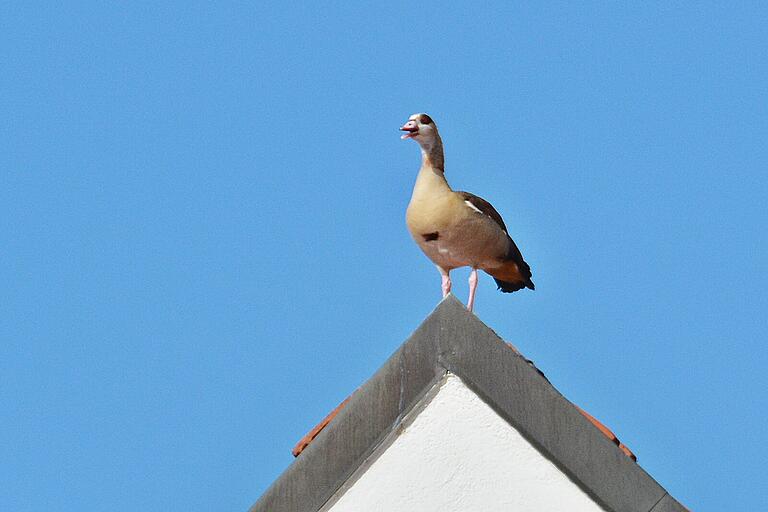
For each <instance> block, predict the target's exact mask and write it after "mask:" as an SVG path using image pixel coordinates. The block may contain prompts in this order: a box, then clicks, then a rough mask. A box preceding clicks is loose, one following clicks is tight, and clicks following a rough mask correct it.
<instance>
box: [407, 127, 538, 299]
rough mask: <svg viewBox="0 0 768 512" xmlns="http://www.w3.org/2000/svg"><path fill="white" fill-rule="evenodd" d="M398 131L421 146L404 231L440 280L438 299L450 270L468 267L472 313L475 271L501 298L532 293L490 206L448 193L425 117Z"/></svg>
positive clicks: (447, 287)
mask: <svg viewBox="0 0 768 512" xmlns="http://www.w3.org/2000/svg"><path fill="white" fill-rule="evenodd" d="M400 130H402V131H404V132H407V133H405V134H404V135H403V136H402V138H403V139H413V140H415V141H416V142H418V143H419V146H421V168H420V169H419V175H418V177H417V178H416V185H414V187H413V195H412V196H411V202H410V203H409V204H408V211H407V212H406V223H407V224H408V231H410V232H411V236H412V237H413V239H414V240H415V241H416V243H417V244H418V246H419V247H421V250H422V251H424V254H426V255H427V257H428V258H429V259H430V260H432V262H434V264H435V265H437V269H438V270H439V271H440V275H441V276H442V278H443V297H445V296H446V295H448V294H449V293H450V291H451V276H450V272H451V270H453V269H455V268H459V267H467V266H468V267H471V268H472V271H471V272H470V274H469V300H468V301H467V309H469V310H470V311H472V308H473V306H474V303H475V290H476V289H477V269H480V270H483V271H485V272H487V273H488V274H490V275H491V276H492V277H493V279H494V280H495V281H496V284H497V285H498V287H499V290H501V291H502V292H504V293H510V292H514V291H517V290H520V289H522V288H530V289H531V290H533V289H534V286H533V281H531V267H529V266H528V264H527V263H526V262H525V260H523V255H522V254H521V253H520V249H518V248H517V246H516V245H515V242H514V241H512V239H511V238H510V237H509V234H508V233H507V227H506V226H505V225H504V221H503V220H502V218H501V215H499V212H497V211H496V210H495V209H494V207H493V206H491V203H489V202H488V201H486V200H485V199H483V198H481V197H478V196H476V195H474V194H470V193H469V192H457V191H454V190H453V189H451V187H450V186H449V185H448V182H447V181H446V180H445V168H444V157H443V142H442V140H440V135H439V134H438V133H437V126H435V123H434V121H432V119H431V118H430V117H429V116H428V115H427V114H413V115H412V116H411V117H409V118H408V122H407V123H405V124H404V125H403V126H402V127H401V128H400Z"/></svg>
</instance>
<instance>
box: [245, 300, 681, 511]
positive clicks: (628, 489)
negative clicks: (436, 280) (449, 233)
mask: <svg viewBox="0 0 768 512" xmlns="http://www.w3.org/2000/svg"><path fill="white" fill-rule="evenodd" d="M448 371H449V372H451V373H454V374H456V375H458V376H459V377H460V378H461V379H462V381H464V382H465V383H466V384H467V386H469V387H470V388H471V389H472V390H474V391H475V392H476V393H477V394H478V395H479V396H480V397H481V398H482V399H483V400H485V401H486V402H487V403H488V404H489V405H490V406H491V407H492V408H493V409H494V410H495V411H496V412H497V413H499V415H501V417H502V418H504V419H505V420H506V421H507V422H509V424H510V425H512V426H513V427H515V428H516V429H517V430H518V431H519V432H520V433H521V434H522V435H523V436H525V437H526V439H528V440H529V441H530V442H531V443H532V444H533V445H534V446H535V447H537V448H538V449H539V450H540V451H541V452H542V453H543V454H544V455H545V456H546V457H548V458H549V459H550V460H551V461H552V462H553V463H555V464H556V465H557V466H558V467H559V468H560V469H561V470H562V471H563V472H564V473H566V474H567V475H568V476H569V477H570V478H571V479H572V480H573V481H574V482H576V484H577V485H579V486H580V487H581V488H582V489H583V490H584V491H585V492H586V493H587V494H589V495H590V496H591V497H592V498H593V499H594V500H595V501H596V502H597V503H599V504H600V505H601V506H602V507H604V508H605V509H606V510H610V511H614V512H676V511H685V510H686V508H685V507H683V506H682V505H680V503H678V502H677V501H676V500H675V499H674V498H672V496H670V495H669V494H668V493H667V492H666V491H665V490H664V489H663V488H662V487H661V486H660V485H659V484H658V483H656V481H655V480H654V479H653V478H651V476H650V475H648V473H646V472H645V471H644V470H643V469H642V468H641V467H640V466H638V465H637V463H635V462H633V461H632V460H631V459H630V458H629V457H627V456H626V455H625V454H624V452H622V451H621V450H620V449H619V448H618V447H617V446H616V445H615V444H614V443H612V442H611V441H610V440H609V439H608V438H606V437H605V436H604V435H603V434H602V433H601V432H600V431H599V430H598V429H597V428H595V427H594V426H593V425H592V424H591V423H590V422H589V421H588V420H587V419H586V418H584V416H582V414H581V413H579V412H578V410H577V409H576V408H575V407H574V406H573V404H571V403H570V402H569V401H568V400H567V399H565V398H564V397H563V396H562V395H561V394H560V393H559V392H558V391H557V390H556V389H555V388H554V387H553V386H552V385H551V384H550V383H549V382H548V381H547V380H546V379H545V378H544V377H543V376H542V375H541V374H540V373H539V372H538V371H537V370H536V369H535V368H533V367H532V366H531V365H530V364H528V362H527V361H526V360H525V359H524V358H523V357H522V356H521V355H519V354H518V353H517V352H516V351H514V350H512V349H511V348H510V347H509V346H507V345H506V344H505V343H504V341H503V340H502V339H501V338H499V337H498V336H497V335H496V333H494V332H493V331H492V330H491V329H489V328H488V327H487V326H486V325H485V324H483V323H482V322H481V321H480V320H479V319H478V318H477V317H476V316H475V315H473V314H472V313H470V312H468V311H467V310H466V309H465V308H464V306H463V305H462V304H461V303H460V302H459V301H458V300H457V299H456V298H455V297H453V296H452V295H449V296H448V297H447V298H445V299H444V300H443V301H442V302H441V303H440V304H439V305H438V307H437V308H436V309H435V311H433V312H432V313H431V314H430V315H429V316H428V317H427V319H426V320H425V321H424V322H423V323H422V324H421V325H420V326H419V327H418V329H416V331H415V332H414V333H413V334H412V335H411V337H410V338H409V339H408V340H407V341H406V342H405V343H403V345H401V346H400V348H399V349H398V350H397V351H396V352H395V353H394V354H393V355H392V356H391V357H390V358H389V359H388V360H387V362H386V363H384V366H382V367H381V368H380V369H379V370H378V371H377V372H376V373H375V374H374V375H373V377H371V378H370V379H369V380H368V381H367V382H366V383H365V384H363V386H361V387H360V389H358V390H357V391H356V392H355V393H354V395H352V397H351V399H350V401H349V403H348V404H347V406H346V407H344V408H343V409H342V410H341V412H339V414H338V415H337V416H336V417H335V418H334V419H333V421H331V422H330V423H329V424H328V426H326V427H325V428H324V429H323V430H322V431H321V432H320V434H319V435H318V436H317V438H315V440H314V441H313V442H312V443H311V444H310V445H309V446H308V447H307V448H306V449H305V450H304V451H303V452H302V453H301V455H300V456H299V457H298V458H297V459H296V460H294V462H293V463H292V464H291V465H290V466H289V467H288V468H287V469H286V470H285V472H283V474H282V475H281V476H280V477H279V478H278V479H277V480H276V481H275V482H274V483H273V484H272V485H271V486H270V487H269V488H268V489H267V491H266V492H265V493H264V494H263V495H262V496H261V498H260V499H259V500H258V501H257V502H256V503H255V504H254V505H253V506H252V507H251V509H250V512H315V511H317V510H319V509H320V508H321V507H322V506H323V505H324V504H325V503H326V501H328V499H329V498H331V496H332V495H333V494H334V493H335V492H336V491H337V490H338V489H339V488H340V487H341V486H342V485H343V484H344V482H345V481H346V480H347V479H348V478H349V477H350V476H351V475H352V474H353V472H354V471H355V470H356V469H357V468H358V467H360V466H361V465H362V464H363V463H364V461H365V460H366V458H368V457H369V456H370V455H371V454H372V453H373V451H374V449H375V448H376V447H377V446H378V445H379V444H380V443H381V442H382V441H383V440H384V439H385V438H386V437H387V436H388V435H389V434H390V433H391V432H393V430H394V429H396V428H397V426H398V425H399V424H400V422H401V421H402V419H403V417H404V416H405V415H406V413H408V411H410V410H411V408H413V407H414V406H415V405H416V404H417V402H419V400H420V399H421V398H422V397H423V396H424V395H425V394H426V393H427V391H429V390H430V388H432V386H433V385H434V384H435V383H437V382H438V381H439V380H440V379H441V378H442V377H443V376H444V375H445V373H446V372H448Z"/></svg>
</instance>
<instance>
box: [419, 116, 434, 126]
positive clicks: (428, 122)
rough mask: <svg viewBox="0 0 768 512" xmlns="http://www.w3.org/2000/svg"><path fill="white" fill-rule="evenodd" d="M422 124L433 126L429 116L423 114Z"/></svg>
mask: <svg viewBox="0 0 768 512" xmlns="http://www.w3.org/2000/svg"><path fill="white" fill-rule="evenodd" d="M421 124H432V118H431V117H429V116H428V115H427V114H421Z"/></svg>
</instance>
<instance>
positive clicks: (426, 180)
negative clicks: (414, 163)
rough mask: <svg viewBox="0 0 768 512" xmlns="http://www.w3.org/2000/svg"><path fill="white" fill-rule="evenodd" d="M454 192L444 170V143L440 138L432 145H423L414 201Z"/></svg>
mask: <svg viewBox="0 0 768 512" xmlns="http://www.w3.org/2000/svg"><path fill="white" fill-rule="evenodd" d="M450 192H452V191H451V187H450V185H448V181H447V180H446V179H445V172H444V170H443V144H442V143H441V142H440V139H439V138H438V139H437V140H436V141H435V143H433V144H432V145H431V146H427V147H425V146H424V145H422V146H421V168H420V169H419V175H418V176H417V177H416V184H415V185H414V187H413V196H412V197H411V199H412V200H413V201H431V200H433V199H434V198H435V197H438V196H442V195H445V194H448V193H450Z"/></svg>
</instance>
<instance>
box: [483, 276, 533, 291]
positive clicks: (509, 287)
mask: <svg viewBox="0 0 768 512" xmlns="http://www.w3.org/2000/svg"><path fill="white" fill-rule="evenodd" d="M493 280H494V281H496V285H497V286H498V287H499V290H501V291H502V292H503V293H512V292H516V291H517V290H522V289H523V288H530V289H531V290H535V289H536V287H535V286H534V284H533V281H531V278H530V277H529V278H528V279H527V280H526V281H525V282H523V281H516V282H512V281H500V280H498V279H496V278H494V279H493Z"/></svg>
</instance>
